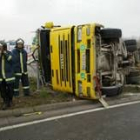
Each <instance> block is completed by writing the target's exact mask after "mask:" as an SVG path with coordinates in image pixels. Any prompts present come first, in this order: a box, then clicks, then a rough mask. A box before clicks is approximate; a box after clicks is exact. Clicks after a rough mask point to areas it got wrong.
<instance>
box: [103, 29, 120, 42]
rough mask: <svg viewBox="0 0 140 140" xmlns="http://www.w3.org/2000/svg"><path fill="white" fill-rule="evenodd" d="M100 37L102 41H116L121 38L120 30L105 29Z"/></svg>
mask: <svg viewBox="0 0 140 140" xmlns="http://www.w3.org/2000/svg"><path fill="white" fill-rule="evenodd" d="M101 37H102V38H103V39H116V38H121V37H122V31H121V29H111V28H106V29H102V30H101Z"/></svg>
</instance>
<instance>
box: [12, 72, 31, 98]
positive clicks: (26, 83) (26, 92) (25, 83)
mask: <svg viewBox="0 0 140 140" xmlns="http://www.w3.org/2000/svg"><path fill="white" fill-rule="evenodd" d="M20 81H21V83H22V87H23V93H24V96H28V95H29V94H30V90H29V79H28V74H22V75H21V76H16V79H15V86H14V96H19V83H20Z"/></svg>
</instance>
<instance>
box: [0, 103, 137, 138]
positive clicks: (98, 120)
mask: <svg viewBox="0 0 140 140" xmlns="http://www.w3.org/2000/svg"><path fill="white" fill-rule="evenodd" d="M0 140H140V103H137V104H133V105H128V106H122V107H117V108H112V109H107V110H101V111H97V112H90V113H85V114H81V115H76V116H72V117H67V118H62V119H57V120H53V121H48V122H43V123H39V124H33V125H29V126H24V127H19V128H15V129H11V130H5V131H2V132H0Z"/></svg>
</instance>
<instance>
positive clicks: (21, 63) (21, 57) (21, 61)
mask: <svg viewBox="0 0 140 140" xmlns="http://www.w3.org/2000/svg"><path fill="white" fill-rule="evenodd" d="M20 65H21V72H22V73H24V70H23V55H22V53H21V52H20Z"/></svg>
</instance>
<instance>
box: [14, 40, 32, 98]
mask: <svg viewBox="0 0 140 140" xmlns="http://www.w3.org/2000/svg"><path fill="white" fill-rule="evenodd" d="M12 53H13V56H14V70H15V78H16V79H15V86H14V96H19V83H20V81H21V82H22V87H23V91H24V95H25V96H29V95H30V91H29V79H28V73H27V52H26V51H25V49H24V40H23V39H18V40H17V41H16V46H15V49H13V51H12Z"/></svg>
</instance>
